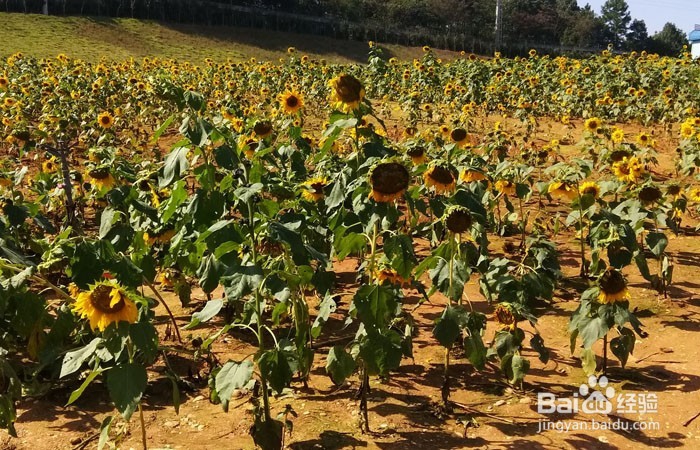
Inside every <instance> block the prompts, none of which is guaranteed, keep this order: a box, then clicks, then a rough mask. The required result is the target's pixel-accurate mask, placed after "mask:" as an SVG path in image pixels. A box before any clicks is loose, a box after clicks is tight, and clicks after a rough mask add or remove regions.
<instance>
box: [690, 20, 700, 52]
mask: <svg viewBox="0 0 700 450" xmlns="http://www.w3.org/2000/svg"><path fill="white" fill-rule="evenodd" d="M688 39H690V54H691V55H693V58H700V25H695V29H694V30H693V31H691V32H690V34H689V35H688Z"/></svg>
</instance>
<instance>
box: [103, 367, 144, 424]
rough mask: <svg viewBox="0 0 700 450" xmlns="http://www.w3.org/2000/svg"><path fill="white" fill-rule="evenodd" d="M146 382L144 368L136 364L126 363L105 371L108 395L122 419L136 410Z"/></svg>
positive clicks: (128, 416) (127, 417)
mask: <svg viewBox="0 0 700 450" xmlns="http://www.w3.org/2000/svg"><path fill="white" fill-rule="evenodd" d="M147 383H148V376H147V374H146V369H145V368H144V367H143V366H140V365H138V364H134V363H127V364H124V365H121V366H117V367H114V368H112V369H111V370H110V371H109V372H108V373H107V390H109V396H110V397H111V398H112V401H113V402H114V405H115V406H116V407H117V410H118V411H119V412H120V413H121V415H122V416H123V417H124V420H129V418H131V415H132V414H133V413H134V411H135V410H136V406H137V405H138V403H139V402H140V401H141V397H142V396H143V393H144V391H145V390H146V384H147Z"/></svg>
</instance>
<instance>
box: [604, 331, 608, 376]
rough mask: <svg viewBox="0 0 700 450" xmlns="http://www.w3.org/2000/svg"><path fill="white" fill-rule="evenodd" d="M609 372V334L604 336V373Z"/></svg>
mask: <svg viewBox="0 0 700 450" xmlns="http://www.w3.org/2000/svg"><path fill="white" fill-rule="evenodd" d="M607 372H608V334H607V333H606V334H605V336H603V375H607Z"/></svg>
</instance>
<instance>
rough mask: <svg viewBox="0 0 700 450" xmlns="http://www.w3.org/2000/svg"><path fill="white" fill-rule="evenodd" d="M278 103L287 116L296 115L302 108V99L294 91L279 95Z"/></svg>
mask: <svg viewBox="0 0 700 450" xmlns="http://www.w3.org/2000/svg"><path fill="white" fill-rule="evenodd" d="M279 102H280V105H281V106H282V109H283V110H284V112H286V113H287V114H296V113H297V112H298V111H299V110H300V109H301V108H302V107H303V106H304V98H303V97H302V96H301V95H300V94H298V93H297V92H294V91H288V92H285V93H284V94H282V95H280V96H279Z"/></svg>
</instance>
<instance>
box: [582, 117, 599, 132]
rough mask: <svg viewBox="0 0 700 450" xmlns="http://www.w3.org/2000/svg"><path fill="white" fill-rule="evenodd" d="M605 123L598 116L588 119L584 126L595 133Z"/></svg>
mask: <svg viewBox="0 0 700 450" xmlns="http://www.w3.org/2000/svg"><path fill="white" fill-rule="evenodd" d="M602 124H603V122H602V121H601V120H600V119H599V118H597V117H591V118H590V119H587V120H586V122H585V124H584V127H585V128H586V130H587V131H589V132H591V133H595V132H597V131H598V129H599V128H600V126H601V125H602Z"/></svg>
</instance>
